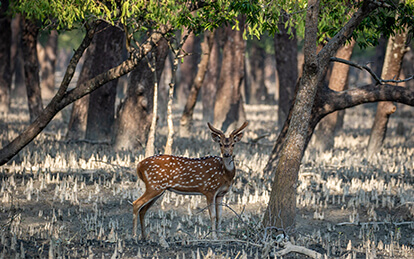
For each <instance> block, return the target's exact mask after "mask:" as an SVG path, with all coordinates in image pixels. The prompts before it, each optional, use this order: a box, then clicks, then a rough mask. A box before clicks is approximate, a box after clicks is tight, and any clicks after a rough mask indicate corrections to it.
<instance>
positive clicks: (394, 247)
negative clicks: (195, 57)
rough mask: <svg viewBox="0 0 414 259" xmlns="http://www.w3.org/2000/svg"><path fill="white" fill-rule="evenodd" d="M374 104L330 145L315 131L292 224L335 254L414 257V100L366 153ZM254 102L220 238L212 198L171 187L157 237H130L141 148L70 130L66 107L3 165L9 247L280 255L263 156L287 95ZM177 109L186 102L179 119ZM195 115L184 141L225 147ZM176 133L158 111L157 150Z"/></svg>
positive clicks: (0, 139) (179, 151)
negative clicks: (323, 145) (267, 225)
mask: <svg viewBox="0 0 414 259" xmlns="http://www.w3.org/2000/svg"><path fill="white" fill-rule="evenodd" d="M24 107H25V105H24V104H19V103H13V106H12V110H11V113H9V114H8V115H7V116H6V115H4V114H3V115H0V146H4V145H6V143H8V141H10V140H11V139H13V138H14V137H16V136H17V134H18V132H20V131H22V130H23V129H24V128H25V127H26V126H27V125H28V120H29V118H28V115H27V109H25V108H24ZM374 108H375V106H374V105H365V106H361V107H357V108H353V109H348V110H347V111H346V115H345V123H344V128H343V130H341V131H340V132H339V133H338V135H337V137H336V138H335V149H334V150H333V151H332V152H326V153H320V152H318V151H316V150H315V148H314V147H313V144H312V143H311V144H310V146H309V148H308V150H307V151H306V154H305V157H304V158H303V161H302V166H301V170H300V175H299V184H298V187H297V192H298V193H297V206H298V210H297V218H296V222H297V227H296V229H295V230H294V232H292V230H290V231H289V233H290V236H291V239H292V240H293V242H294V243H295V244H296V245H300V246H303V247H306V248H309V249H312V250H315V251H317V252H319V253H322V254H326V255H327V256H328V257H333V258H414V170H413V168H414V120H413V114H414V112H413V110H412V108H411V110H410V108H407V107H401V108H399V110H398V111H397V112H396V114H394V115H392V117H391V120H390V122H389V129H388V134H387V139H386V141H385V147H384V149H383V150H382V152H381V153H380V154H378V155H376V156H374V157H373V158H371V159H369V160H368V159H367V157H366V145H367V143H368V137H369V132H370V127H371V125H372V122H373V117H374V116H373V114H374V111H375V109H374ZM246 112H247V119H248V121H249V122H250V124H249V127H248V128H247V129H246V134H245V136H244V139H243V140H242V142H241V143H240V144H238V145H237V146H236V147H235V155H236V160H237V174H236V179H235V182H234V185H233V187H232V189H231V191H230V192H229V193H228V194H227V195H226V196H225V199H224V209H223V223H222V225H223V229H222V232H221V233H220V235H219V239H218V240H212V238H211V233H210V220H209V217H208V212H207V210H206V209H205V207H206V201H205V198H204V197H202V196H183V195H177V194H175V193H170V192H167V193H165V194H164V196H163V198H162V199H159V200H158V201H157V202H156V204H155V205H154V206H153V207H152V208H151V209H150V211H149V212H148V213H147V217H146V220H147V225H148V226H147V232H149V235H150V238H149V240H148V241H146V242H144V241H141V240H136V239H134V238H132V205H131V203H132V202H133V201H134V200H135V199H137V198H138V197H140V195H141V194H142V193H143V192H144V185H143V183H142V182H141V181H140V180H138V179H137V176H136V173H135V167H136V164H137V163H138V161H140V160H141V159H143V155H142V152H140V153H133V152H118V153H115V152H113V151H112V149H111V146H110V145H107V144H91V143H88V142H86V141H80V142H66V141H65V137H64V136H65V134H66V126H67V121H68V117H69V114H70V111H69V110H68V109H66V110H64V111H63V112H61V113H59V115H58V116H57V117H56V118H55V119H54V120H53V121H52V122H51V123H50V125H49V126H48V127H47V128H46V129H45V130H44V132H42V133H41V134H40V135H39V136H38V137H37V138H36V139H35V140H34V141H33V142H32V143H31V144H29V145H28V146H27V147H25V148H24V149H23V150H22V151H21V152H20V153H19V154H18V155H17V156H16V157H15V158H14V159H13V161H11V162H10V163H8V164H7V165H4V166H2V167H0V189H1V192H0V204H1V206H0V228H1V231H0V258H24V257H27V258H44V257H49V258H55V257H59V258H69V257H70V258H86V257H87V258H93V257H95V258H109V257H110V258H139V257H142V258H262V257H267V256H270V257H271V258H272V257H273V253H274V252H275V251H278V250H280V248H278V247H276V246H274V245H273V244H274V243H273V242H271V241H272V240H271V239H269V235H266V234H268V233H269V232H271V231H270V230H269V229H267V230H266V229H262V228H261V227H260V224H259V223H260V220H261V218H262V216H263V213H264V210H265V208H266V205H267V202H268V201H269V194H270V189H271V180H272V177H273V176H271V175H264V173H263V168H264V166H265V165H266V162H267V159H268V156H269V153H270V151H271V148H272V144H273V143H274V141H275V139H276V137H277V132H275V131H276V129H277V126H276V125H277V106H264V105H261V106H249V105H247V106H246ZM179 116H180V114H179V111H177V110H176V113H175V115H174V123H175V125H176V126H177V125H179V123H178V121H179ZM194 118H195V121H194V128H193V129H194V137H192V138H190V139H181V138H179V137H178V136H177V137H175V142H174V153H175V154H176V155H182V156H189V157H201V156H205V155H219V150H218V147H216V146H215V143H213V142H212V141H211V139H210V134H209V132H208V129H207V126H206V122H204V121H202V115H201V110H200V108H199V107H198V108H197V110H196V113H195V116H194ZM398 123H400V125H401V123H403V125H404V129H405V130H404V132H403V134H402V135H397V134H396V127H397V125H398ZM164 124H165V123H164ZM176 131H178V127H176ZM166 133H167V132H166V126H165V125H163V120H162V119H160V125H159V129H158V132H157V141H156V147H157V148H158V150H163V145H164V143H165V139H166ZM176 135H178V134H176ZM261 136H266V137H265V138H262V139H261V140H259V141H258V142H253V141H252V140H254V139H257V138H258V137H261ZM138 231H139V230H138ZM270 236H271V237H272V235H270ZM274 236H275V235H273V237H274ZM288 257H294V258H303V257H304V256H303V255H301V254H292V253H291V254H289V256H288Z"/></svg>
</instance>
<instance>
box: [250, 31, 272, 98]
mask: <svg viewBox="0 0 414 259" xmlns="http://www.w3.org/2000/svg"><path fill="white" fill-rule="evenodd" d="M251 42H252V43H251V48H250V53H249V55H248V58H247V59H248V60H249V62H248V64H246V80H245V86H246V87H245V96H246V103H248V104H265V103H268V99H269V96H268V93H267V88H266V86H265V59H266V51H265V49H264V48H263V47H261V46H259V42H258V40H257V39H255V40H252V41H251Z"/></svg>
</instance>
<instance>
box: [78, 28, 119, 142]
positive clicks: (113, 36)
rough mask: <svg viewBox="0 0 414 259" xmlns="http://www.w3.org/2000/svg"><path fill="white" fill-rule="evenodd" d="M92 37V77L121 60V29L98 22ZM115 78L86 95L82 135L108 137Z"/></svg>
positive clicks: (97, 138)
mask: <svg viewBox="0 0 414 259" xmlns="http://www.w3.org/2000/svg"><path fill="white" fill-rule="evenodd" d="M98 30H101V32H100V33H98V34H97V35H96V36H95V39H94V40H96V46H95V52H94V55H93V59H94V62H93V66H92V71H91V72H92V77H93V76H96V75H99V74H100V73H103V72H105V71H107V70H108V69H110V68H112V67H115V66H116V65H118V64H119V63H121V59H122V46H123V45H124V44H123V40H124V32H122V31H121V30H120V29H119V28H117V27H115V26H112V25H109V24H106V23H102V25H101V26H99V27H98ZM117 84H118V80H117V79H115V80H112V81H111V82H108V83H106V84H105V85H103V86H102V87H100V88H99V90H97V91H94V92H93V93H91V95H90V96H89V107H88V118H87V122H86V138H87V139H89V140H95V141H98V140H99V141H108V142H110V141H111V139H112V130H113V124H114V121H115V98H116V86H117Z"/></svg>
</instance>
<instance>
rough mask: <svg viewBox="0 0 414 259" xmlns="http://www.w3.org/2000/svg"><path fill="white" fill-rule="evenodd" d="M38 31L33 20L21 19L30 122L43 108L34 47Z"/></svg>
mask: <svg viewBox="0 0 414 259" xmlns="http://www.w3.org/2000/svg"><path fill="white" fill-rule="evenodd" d="M38 33H39V28H38V27H37V26H36V25H35V23H34V22H32V21H30V20H28V19H26V18H24V19H23V20H22V49H23V59H24V76H25V84H26V91H27V100H28V105H29V113H30V121H31V122H33V121H34V120H35V119H36V118H37V117H38V116H39V115H40V114H41V113H42V110H43V104H42V96H41V92H40V78H39V60H38V57H37V49H36V45H37V35H38Z"/></svg>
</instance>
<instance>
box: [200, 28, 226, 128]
mask: <svg viewBox="0 0 414 259" xmlns="http://www.w3.org/2000/svg"><path fill="white" fill-rule="evenodd" d="M221 34H223V32H222V29H221V28H218V29H216V30H214V41H213V46H212V47H211V53H210V59H209V61H208V68H207V71H206V75H205V78H204V81H203V85H202V86H201V94H202V98H201V99H202V103H203V120H204V121H208V122H212V121H213V120H214V101H215V99H216V93H217V81H218V78H219V75H220V68H221V66H220V65H221V61H220V60H221V58H220V49H221V44H220V38H221V37H222V36H221Z"/></svg>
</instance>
